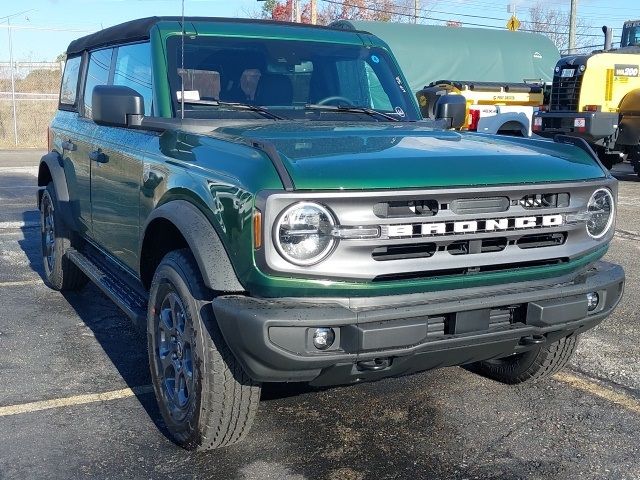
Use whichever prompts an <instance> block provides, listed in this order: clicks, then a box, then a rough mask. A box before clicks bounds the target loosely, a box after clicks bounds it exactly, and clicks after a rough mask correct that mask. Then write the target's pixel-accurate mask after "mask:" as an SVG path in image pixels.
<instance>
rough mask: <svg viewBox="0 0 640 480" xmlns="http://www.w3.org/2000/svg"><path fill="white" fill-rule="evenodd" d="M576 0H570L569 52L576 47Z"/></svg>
mask: <svg viewBox="0 0 640 480" xmlns="http://www.w3.org/2000/svg"><path fill="white" fill-rule="evenodd" d="M577 10H578V0H571V14H570V16H569V53H573V51H574V50H575V49H576V15H577Z"/></svg>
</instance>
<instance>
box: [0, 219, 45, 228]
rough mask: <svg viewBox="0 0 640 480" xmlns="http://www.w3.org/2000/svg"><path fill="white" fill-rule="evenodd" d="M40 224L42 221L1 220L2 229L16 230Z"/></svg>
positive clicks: (0, 226)
mask: <svg viewBox="0 0 640 480" xmlns="http://www.w3.org/2000/svg"><path fill="white" fill-rule="evenodd" d="M39 226H40V222H35V221H33V222H25V221H23V220H20V221H17V222H0V230H16V229H18V228H36V227H39Z"/></svg>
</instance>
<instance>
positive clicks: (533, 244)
mask: <svg viewBox="0 0 640 480" xmlns="http://www.w3.org/2000/svg"><path fill="white" fill-rule="evenodd" d="M566 240H567V233H566V232H560V233H547V234H543V235H525V236H524V237H522V238H519V239H518V240H516V245H518V247H520V248H522V249H525V250H526V249H527V248H544V247H557V246H558V245H563V244H564V242H565V241H566Z"/></svg>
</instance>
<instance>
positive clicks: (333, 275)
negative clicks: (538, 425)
mask: <svg viewBox="0 0 640 480" xmlns="http://www.w3.org/2000/svg"><path fill="white" fill-rule="evenodd" d="M457 106H458V105H457V104H455V103H454V104H452V105H448V104H447V103H446V101H445V102H444V104H443V105H441V107H442V108H441V110H442V111H443V112H447V111H450V113H451V115H452V116H455V113H456V112H455V109H456V107H457ZM449 107H451V108H449ZM463 109H464V106H463ZM447 118H448V117H447ZM572 141H573V140H572V139H570V138H559V139H558V141H556V142H552V141H548V140H528V139H517V138H510V137H504V138H503V139H501V138H500V137H495V136H490V135H481V134H472V133H458V132H455V131H450V130H439V129H435V128H433V127H432V126H430V123H428V122H425V121H422V120H421V118H420V113H419V110H418V106H417V104H416V101H415V98H414V97H413V95H411V94H410V91H409V87H408V85H407V83H406V80H405V78H404V76H403V74H402V72H401V71H400V69H399V68H398V65H397V63H396V61H395V59H394V57H393V54H392V53H391V51H390V50H389V48H388V46H387V45H386V44H385V43H384V42H382V41H381V40H380V39H379V38H377V37H376V36H374V35H372V34H370V33H367V32H356V31H345V30H339V29H334V28H326V27H312V26H303V25H296V24H287V23H276V22H266V21H255V20H250V21H249V20H240V19H215V18H198V17H194V18H189V17H187V18H185V19H182V18H180V17H152V18H144V19H140V20H134V21H131V22H128V23H125V24H122V25H118V26H114V27H110V28H106V29H104V30H101V31H99V32H97V33H95V34H92V35H89V36H86V37H82V38H80V39H78V40H75V41H73V42H72V43H71V44H70V45H69V47H68V49H67V62H66V66H65V69H64V74H63V79H62V86H61V90H60V103H59V108H58V111H57V113H56V115H55V117H54V119H53V121H52V122H51V126H50V129H49V151H48V153H47V154H46V155H45V156H44V157H43V158H42V161H41V163H40V167H39V172H38V185H39V186H40V189H39V191H38V205H39V208H40V211H41V219H42V228H41V243H42V258H43V265H44V274H43V275H44V279H45V281H46V283H47V284H48V285H49V286H50V287H51V288H53V289H56V290H74V289H80V288H83V286H84V285H85V284H86V283H87V282H88V281H91V282H94V283H95V284H96V285H97V286H98V287H99V288H100V289H102V290H103V291H104V292H105V294H106V295H107V296H108V297H109V298H111V299H112V300H113V301H114V302H115V303H116V304H117V305H118V306H119V307H120V308H122V310H123V311H124V312H125V313H126V314H127V315H128V316H130V317H131V318H132V319H133V320H134V322H135V323H136V325H139V326H140V328H141V329H142V330H143V331H144V332H146V335H147V340H148V353H149V367H147V366H146V365H144V366H143V365H141V366H140V368H150V371H151V378H152V382H153V386H154V390H155V394H156V398H157V401H158V405H159V410H160V412H161V414H162V416H163V418H164V422H165V424H166V426H167V429H168V431H169V432H170V433H171V435H172V437H173V438H174V440H175V442H176V443H177V444H179V445H181V446H183V447H185V448H189V449H211V448H217V447H222V446H225V445H231V444H233V443H236V442H238V441H240V440H241V439H242V438H244V437H245V436H246V435H247V434H248V432H249V429H250V426H251V423H252V421H253V418H254V416H255V413H256V410H257V407H258V402H259V399H260V388H261V385H262V384H263V383H264V382H305V383H309V384H311V385H314V386H331V385H342V384H351V383H357V382H362V381H370V380H380V379H383V378H385V377H391V376H399V375H406V374H410V373H417V372H421V371H424V370H427V369H430V368H436V367H443V366H451V365H465V366H466V368H468V369H470V370H472V371H475V372H478V373H480V374H482V375H485V376H487V377H489V378H493V379H495V380H497V381H500V382H505V383H511V384H516V383H522V382H529V381H534V380H538V379H541V378H544V377H547V376H549V375H551V374H552V373H554V372H555V371H557V370H558V369H559V368H561V367H562V366H563V365H565V364H566V362H567V361H568V359H569V357H570V356H571V354H572V352H573V351H574V350H575V348H576V343H577V340H578V337H579V335H580V333H581V332H583V331H585V330H587V329H589V328H591V327H593V326H594V325H597V324H598V323H599V322H601V321H602V320H603V319H604V318H605V317H606V316H607V315H609V314H610V313H611V312H612V311H613V309H614V308H615V307H616V305H617V303H618V302H619V300H620V297H621V295H622V291H623V285H624V272H623V270H622V269H621V267H619V266H617V265H613V264H610V263H607V262H605V261H602V257H603V256H604V254H605V253H606V251H607V248H608V245H609V242H610V240H611V239H612V237H613V233H614V218H615V209H616V204H615V202H616V196H617V183H616V180H615V179H614V178H612V177H611V176H610V175H609V173H608V172H607V171H606V170H605V169H603V168H602V166H601V165H600V164H599V163H598V161H597V159H595V158H593V157H592V156H591V154H590V152H589V149H583V148H580V147H581V144H580V142H576V144H577V146H576V145H573V144H572ZM354 407H355V406H354Z"/></svg>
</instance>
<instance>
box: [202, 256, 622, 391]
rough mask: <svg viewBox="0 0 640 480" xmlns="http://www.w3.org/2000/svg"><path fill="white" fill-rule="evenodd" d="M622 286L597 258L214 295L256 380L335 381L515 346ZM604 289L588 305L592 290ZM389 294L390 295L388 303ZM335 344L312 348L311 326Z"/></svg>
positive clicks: (570, 324) (558, 333) (581, 325)
mask: <svg viewBox="0 0 640 480" xmlns="http://www.w3.org/2000/svg"><path fill="white" fill-rule="evenodd" d="M623 288H624V271H623V269H622V267H620V266H618V265H614V264H611V263H606V262H597V263H595V264H592V265H591V266H590V267H588V269H586V270H584V271H582V272H581V273H579V274H578V275H577V276H576V275H575V274H574V275H573V276H572V277H569V278H561V279H555V281H554V282H553V284H550V283H549V281H546V283H543V282H541V281H538V282H523V283H516V284H509V285H501V286H493V287H477V288H469V289H463V290H452V291H445V292H430V293H424V294H412V295H403V296H390V297H375V298H371V299H345V298H342V299H333V300H330V299H322V303H319V299H278V300H274V299H259V298H252V297H246V296H239V295H229V296H221V297H217V298H216V299H215V300H214V301H213V309H214V313H215V315H216V319H217V321H218V325H219V327H220V329H221V331H222V333H223V335H224V337H225V340H226V341H227V344H228V345H229V347H230V348H231V350H232V352H233V353H234V355H235V356H236V358H237V359H238V360H239V361H240V363H241V364H242V366H243V367H244V369H245V371H246V372H247V373H248V374H249V375H250V376H251V377H252V378H253V379H254V380H257V381H263V382H288V381H297V382H310V383H312V384H314V385H338V384H346V383H353V382H357V381H364V380H376V379H379V378H384V377H388V376H398V375H405V374H409V373H414V372H418V371H422V370H428V369H431V368H436V367H443V366H452V365H462V364H467V363H471V362H476V361H480V360H486V359H490V358H499V357H504V356H507V355H510V354H512V353H518V352H521V351H525V350H528V349H531V348H534V347H535V345H537V344H539V343H541V342H545V341H546V342H553V341H555V340H557V339H559V338H561V337H563V336H566V335H569V334H571V333H574V332H576V333H578V332H581V331H584V330H586V329H588V328H591V327H593V326H595V325H597V324H598V323H599V322H601V321H602V320H603V319H604V318H605V317H607V316H608V315H609V314H610V313H611V312H612V311H613V309H614V308H615V306H616V305H617V304H618V302H619V301H620V298H621V296H622V292H623ZM590 292H597V293H598V295H599V297H600V302H599V305H598V307H597V308H596V309H595V310H593V311H591V312H589V311H588V309H587V299H586V294H587V293H590ZM381 300H384V304H381ZM317 327H331V328H333V329H334V331H335V334H336V335H335V336H336V339H335V342H334V344H333V345H332V346H331V347H330V348H329V349H328V350H325V351H320V350H317V349H315V347H314V346H313V343H312V335H313V331H314V330H315V328H317Z"/></svg>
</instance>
